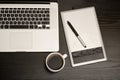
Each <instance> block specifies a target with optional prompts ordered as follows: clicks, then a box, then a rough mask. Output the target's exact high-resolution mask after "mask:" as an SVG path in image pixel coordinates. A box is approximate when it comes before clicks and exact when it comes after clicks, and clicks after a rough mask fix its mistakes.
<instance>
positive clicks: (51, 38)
mask: <svg viewBox="0 0 120 80" xmlns="http://www.w3.org/2000/svg"><path fill="white" fill-rule="evenodd" d="M58 50H59V27H58V3H57V2H55V1H50V0H34V1H32V0H23V1H21V0H11V1H10V0H4V1H0V52H16V51H18V52H19V51H20V52H24V51H25V52H52V51H58Z"/></svg>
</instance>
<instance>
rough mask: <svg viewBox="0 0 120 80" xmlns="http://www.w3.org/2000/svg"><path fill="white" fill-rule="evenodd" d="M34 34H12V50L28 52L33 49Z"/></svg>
mask: <svg viewBox="0 0 120 80" xmlns="http://www.w3.org/2000/svg"><path fill="white" fill-rule="evenodd" d="M32 37H33V35H32V32H11V33H10V48H12V49H16V50H26V49H31V48H32Z"/></svg>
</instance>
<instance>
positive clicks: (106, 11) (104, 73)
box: [0, 0, 120, 80]
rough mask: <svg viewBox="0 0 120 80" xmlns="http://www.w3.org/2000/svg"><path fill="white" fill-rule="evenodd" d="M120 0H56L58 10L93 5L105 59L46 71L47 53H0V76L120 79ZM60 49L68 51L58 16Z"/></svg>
mask: <svg viewBox="0 0 120 80" xmlns="http://www.w3.org/2000/svg"><path fill="white" fill-rule="evenodd" d="M119 5H120V1H119V0H59V11H65V10H70V9H76V8H84V7H89V6H95V8H96V13H97V17H98V21H99V25H100V29H101V33H102V37H103V41H104V45H105V49H106V53H107V57H108V60H107V61H106V62H100V63H96V64H91V65H86V66H81V67H75V68H72V67H71V64H70V59H69V58H67V59H66V65H65V68H64V69H63V70H62V71H60V72H58V73H51V72H49V71H48V70H47V69H46V67H45V64H44V61H45V58H46V56H47V55H48V54H49V53H33V52H31V53H0V80H120V7H119ZM59 22H60V26H59V27H60V51H59V52H61V53H62V54H64V53H67V54H68V48H67V43H66V39H65V34H64V30H63V25H62V21H61V16H60V21H59Z"/></svg>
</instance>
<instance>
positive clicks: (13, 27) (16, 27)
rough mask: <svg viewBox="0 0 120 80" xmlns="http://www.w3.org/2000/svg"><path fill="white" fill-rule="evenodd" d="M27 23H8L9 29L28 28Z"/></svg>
mask: <svg viewBox="0 0 120 80" xmlns="http://www.w3.org/2000/svg"><path fill="white" fill-rule="evenodd" d="M28 28H29V27H28V25H10V29H28Z"/></svg>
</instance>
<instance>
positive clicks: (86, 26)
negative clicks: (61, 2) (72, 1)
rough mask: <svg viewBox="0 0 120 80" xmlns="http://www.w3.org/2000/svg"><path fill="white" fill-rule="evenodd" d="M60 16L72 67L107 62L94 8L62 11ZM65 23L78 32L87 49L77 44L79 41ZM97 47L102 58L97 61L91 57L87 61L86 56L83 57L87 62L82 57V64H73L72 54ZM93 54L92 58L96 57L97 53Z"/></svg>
mask: <svg viewBox="0 0 120 80" xmlns="http://www.w3.org/2000/svg"><path fill="white" fill-rule="evenodd" d="M61 16H62V21H63V27H64V31H65V35H66V39H67V44H68V48H69V53H70V59H71V63H72V66H73V67H74V66H80V65H86V64H90V63H95V62H100V61H105V60H107V58H106V54H105V49H104V46H103V41H102V37H101V33H100V28H99V25H98V21H97V17H96V13H95V8H94V7H89V8H83V9H76V10H70V11H63V12H61ZM67 21H69V22H71V24H72V25H73V27H74V28H75V30H76V31H77V32H78V34H79V35H80V37H81V38H82V39H83V41H84V42H85V44H86V46H87V48H84V47H83V46H82V45H81V43H80V42H79V40H78V39H77V37H76V36H75V34H74V33H73V31H72V30H71V28H70V27H69V26H68V24H67ZM97 47H101V48H102V50H103V54H102V57H100V58H99V57H98V58H97V59H95V58H94V59H93V60H92V57H91V59H90V60H89V59H88V58H89V55H88V56H87V57H85V58H87V59H88V60H86V61H84V59H85V58H83V57H84V56H83V57H81V59H82V58H83V62H81V61H80V62H79V61H77V63H75V62H74V59H73V56H72V55H73V54H74V52H76V51H85V50H89V49H93V48H97ZM85 54H86V53H85ZM95 54H96V56H94V57H97V53H95ZM90 55H91V54H90ZM93 55H94V54H93ZM78 60H80V59H78Z"/></svg>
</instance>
